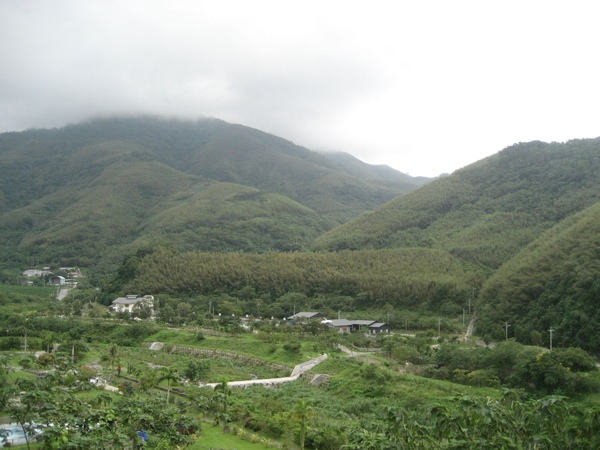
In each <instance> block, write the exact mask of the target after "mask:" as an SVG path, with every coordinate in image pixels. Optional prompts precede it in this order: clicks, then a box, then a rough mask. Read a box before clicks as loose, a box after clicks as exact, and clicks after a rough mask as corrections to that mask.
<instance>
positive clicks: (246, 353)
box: [0, 118, 600, 450]
mask: <svg viewBox="0 0 600 450" xmlns="http://www.w3.org/2000/svg"><path fill="white" fill-rule="evenodd" d="M599 174H600V139H590V140H577V141H571V142H567V143H564V144H559V143H552V144H544V143H541V142H531V143H522V144H517V145H514V146H512V147H509V148H507V149H505V150H503V151H502V152H500V153H498V154H497V155H494V156H492V157H490V158H487V159H485V160H483V161H480V162H478V163H475V164H473V165H471V166H469V167H466V168H464V169H461V170H459V171H457V172H455V173H454V174H452V175H450V176H447V177H444V178H441V179H438V180H436V181H434V182H432V183H430V184H427V185H425V186H423V187H421V188H419V189H417V190H413V188H416V186H417V185H420V184H423V183H424V182H425V181H427V180H414V179H411V178H410V177H407V176H405V175H404V174H400V173H398V172H395V171H393V170H391V169H389V168H385V167H377V166H369V165H365V164H362V163H360V162H359V161H357V160H355V159H353V158H352V157H349V156H348V155H328V156H323V155H318V154H316V153H313V152H310V151H308V150H306V149H304V148H301V147H298V146H295V145H293V144H292V143H290V142H288V141H285V140H283V139H279V138H276V137H273V136H270V135H267V134H264V133H261V132H259V131H257V130H251V129H249V128H245V127H241V126H234V125H229V124H226V123H224V122H220V121H216V120H204V121H199V122H197V123H186V122H178V121H164V120H158V119H151V118H137V119H107V120H98V121H92V122H89V123H86V124H80V125H74V126H70V127H65V128H63V129H59V130H30V131H27V132H24V133H6V134H3V135H0V238H1V239H0V255H2V256H1V258H0V307H1V308H0V330H1V332H0V351H2V352H3V354H2V358H0V367H1V370H0V409H1V410H2V414H3V416H4V418H5V419H6V420H12V421H16V422H18V423H19V424H21V425H22V426H23V428H24V429H26V428H27V424H28V423H31V422H36V423H41V424H47V423H50V422H51V423H53V424H61V425H60V426H54V427H50V428H48V429H46V430H45V431H44V433H43V435H42V439H43V442H42V443H39V444H38V445H42V446H43V448H66V443H68V444H69V446H70V447H71V448H94V446H95V445H96V446H97V447H98V448H108V447H110V446H113V447H120V448H123V447H127V446H130V447H132V448H135V447H137V446H138V444H139V442H138V440H139V438H138V435H137V431H139V430H148V431H151V433H150V434H151V435H152V436H154V437H155V439H154V440H153V441H149V442H148V444H147V445H146V447H148V448H174V447H175V446H177V445H179V446H187V447H189V446H191V445H193V446H195V447H191V448H210V447H217V448H219V447H220V448H223V447H222V446H221V444H220V442H223V444H222V445H223V446H231V447H234V446H235V447H236V448H256V447H255V446H256V445H260V446H262V447H265V448H267V447H273V448H295V446H296V445H297V446H299V447H300V448H304V447H306V448H313V449H317V448H318V449H332V450H333V449H335V450H337V449H340V448H342V447H343V448H346V449H377V450H379V449H396V448H411V449H421V448H422V449H457V448H461V449H463V448H464V449H470V448H473V449H480V448H506V449H526V448H539V449H551V448H581V449H583V448H597V447H598V446H599V445H600V442H599V440H598V436H600V433H598V431H599V430H600V423H599V421H598V418H599V417H600V414H599V411H600V410H599V409H598V405H600V375H599V374H598V371H597V369H596V362H595V360H594V359H593V358H592V357H590V356H589V354H588V353H586V351H588V352H590V353H591V354H596V355H597V354H599V352H600V315H599V314H600V313H599V312H598V308H597V300H598V297H599V295H600V279H599V278H598V277H599V276H598V273H599V272H600V266H599V264H600V263H599V262H598V261H600V258H599V255H600V240H599V239H598V236H600V228H599V227H600V225H598V224H600V201H599V200H600V182H599V181H600V180H599ZM410 190H412V192H409V193H407V192H408V191H410ZM398 194H402V195H398ZM390 199H391V200H390ZM387 200H390V201H388V202H387V203H385V204H383V203H384V202H386V201H387ZM380 205H381V206H380ZM377 207H378V208H377ZM375 208H377V209H375ZM373 209H375V210H373ZM361 214H362V215H361ZM351 219H353V220H351ZM344 222H346V223H344ZM343 223H344V224H343ZM340 224H343V225H340ZM338 225H339V226H338ZM309 249H312V251H308V250H309ZM38 261H43V263H41V264H43V265H48V266H50V267H51V269H52V270H54V271H56V269H57V268H59V267H61V266H82V267H83V268H85V269H86V270H85V271H86V275H88V276H87V278H81V279H80V281H79V284H78V287H77V289H73V290H71V291H70V292H69V295H68V296H67V297H66V298H65V299H63V300H62V301H56V300H55V297H56V290H55V288H45V287H43V285H45V284H46V283H47V282H48V281H49V279H48V277H43V278H42V277H34V278H25V277H23V276H21V274H22V271H23V270H24V269H26V268H29V267H33V266H36V267H37V266H39V265H40V263H39V262H38ZM27 282H28V283H29V284H33V285H32V286H19V285H18V284H19V283H23V284H27ZM132 293H137V294H142V295H144V294H151V295H153V296H154V298H155V302H154V305H153V306H154V313H153V317H152V318H153V320H151V321H150V320H147V321H146V320H141V321H140V320H139V319H149V318H150V317H151V314H152V313H151V311H150V309H149V308H148V309H147V310H145V311H138V312H137V318H136V319H135V320H134V318H132V317H131V316H130V315H129V314H127V313H114V314H111V313H109V312H108V311H107V310H106V308H105V306H106V305H108V304H110V302H111V301H112V300H113V299H114V297H115V296H117V295H124V294H132ZM296 311H319V312H321V313H323V314H324V315H325V316H326V317H329V318H335V317H344V318H356V319H371V320H376V321H379V322H386V323H387V324H388V325H390V326H391V327H392V329H393V330H394V333H393V334H389V335H388V334H381V335H377V336H374V335H370V336H369V335H366V334H364V333H354V334H351V335H342V334H339V333H337V332H335V331H334V330H332V329H331V328H329V327H328V326H327V325H324V324H321V323H320V322H319V321H315V322H307V323H296V324H291V323H287V321H286V319H285V318H289V317H290V316H291V315H292V314H294V313H295V312H296ZM241 318H243V320H241ZM470 321H473V323H474V325H475V327H476V328H475V333H476V334H478V335H479V337H480V338H482V340H479V341H476V340H475V339H468V338H465V333H466V332H467V326H468V325H469V322H470ZM400 332H403V333H405V334H402V335H401V334H400ZM154 341H160V342H162V343H164V348H163V350H161V351H151V350H149V349H148V348H147V346H148V345H149V343H150V342H154ZM490 343H491V344H492V345H487V344H490ZM340 345H341V346H340ZM347 348H349V349H350V350H347ZM36 351H37V352H43V353H41V354H40V355H39V356H38V357H35V356H34V355H33V352H36ZM346 351H348V352H349V354H347V353H345V352H346ZM324 353H325V354H328V355H329V358H328V359H327V360H326V361H324V362H323V363H321V364H320V365H319V366H318V370H319V372H320V373H321V376H320V377H319V378H318V379H317V381H318V382H315V384H314V385H313V384H311V379H310V378H311V377H309V376H306V377H303V378H301V379H299V380H297V381H295V382H293V383H289V384H285V385H281V386H279V387H277V388H272V387H271V386H269V387H268V388H267V387H264V386H252V387H248V388H247V389H236V388H232V387H231V386H230V383H231V382H232V381H236V380H240V379H246V380H247V379H251V378H256V377H260V378H273V377H279V376H286V375H289V373H290V371H291V370H292V368H293V367H294V366H295V365H297V364H300V363H302V362H305V361H307V360H308V359H309V358H313V357H315V356H318V355H322V354H324ZM38 371H39V373H41V374H42V377H41V378H39V379H38V377H37V376H36V374H37V373H38ZM92 376H101V377H105V378H107V379H108V380H109V381H110V382H112V383H113V384H115V385H117V386H118V387H119V389H120V391H121V393H122V395H119V396H116V395H112V394H107V393H105V392H102V391H100V390H97V389H96V388H95V387H94V386H92V385H90V383H89V382H88V380H89V379H90V378H91V377H92ZM207 382H218V388H217V389H215V390H212V389H209V388H207V387H199V386H203V385H204V383H207ZM150 417H152V418H156V420H154V419H153V420H150V419H149V418H150ZM202 417H203V418H204V420H205V421H208V422H211V423H214V424H215V427H213V428H210V430H211V433H213V432H214V430H215V429H218V430H220V431H219V433H225V434H223V435H220V437H218V438H217V437H214V435H213V437H208V434H207V436H206V440H205V442H203V441H202V434H201V433H200V418H202ZM96 424H97V425H96ZM217 425H218V427H216V426H217ZM25 431H27V430H25ZM190 433H194V434H190ZM195 433H198V436H199V437H198V438H197V439H196V434H195ZM30 436H31V437H33V434H30ZM211 439H213V440H211ZM219 439H220V440H219ZM194 441H195V442H194ZM211 443H213V444H211ZM250 443H252V445H254V447H253V446H252V445H251V444H250ZM205 444H207V445H209V447H204V445H205ZM199 445H200V446H199Z"/></svg>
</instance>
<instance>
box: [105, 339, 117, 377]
mask: <svg viewBox="0 0 600 450" xmlns="http://www.w3.org/2000/svg"><path fill="white" fill-rule="evenodd" d="M120 358H121V351H120V349H119V346H118V345H117V344H115V343H112V344H110V346H109V347H108V352H107V353H106V354H105V355H104V356H103V357H102V360H103V361H108V363H110V368H111V370H112V372H113V375H114V373H115V364H118V363H119V360H120Z"/></svg>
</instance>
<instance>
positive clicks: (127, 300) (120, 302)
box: [110, 295, 154, 314]
mask: <svg viewBox="0 0 600 450" xmlns="http://www.w3.org/2000/svg"><path fill="white" fill-rule="evenodd" d="M140 302H141V303H142V304H143V305H147V306H149V307H150V309H151V310H152V311H154V297H153V296H152V295H144V296H143V297H140V296H138V295H126V296H125V297H119V298H116V299H114V300H113V301H112V303H111V305H110V309H112V310H113V311H116V312H126V313H129V314H131V313H132V312H133V308H134V306H135V305H137V304H138V303H140Z"/></svg>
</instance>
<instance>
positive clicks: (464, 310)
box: [463, 308, 467, 328]
mask: <svg viewBox="0 0 600 450" xmlns="http://www.w3.org/2000/svg"><path fill="white" fill-rule="evenodd" d="M466 312H467V310H466V309H465V308H463V328H464V327H465V313H466Z"/></svg>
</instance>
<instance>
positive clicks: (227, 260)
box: [107, 247, 472, 307]
mask: <svg viewBox="0 0 600 450" xmlns="http://www.w3.org/2000/svg"><path fill="white" fill-rule="evenodd" d="M126 267H128V269H127V270H125V269H123V270H121V271H120V272H119V274H120V275H119V276H118V278H117V279H115V280H114V281H113V285H112V287H113V288H120V289H121V292H122V293H125V292H138V293H152V294H157V293H166V294H170V295H183V296H186V295H187V296H189V295H209V294H215V293H225V294H232V295H236V294H237V293H239V292H240V291H244V292H252V293H253V294H252V295H255V296H258V297H261V296H267V297H269V298H277V297H281V296H282V295H284V294H288V293H300V294H303V295H305V296H307V297H314V296H318V295H320V296H327V295H330V296H340V295H341V296H350V297H353V298H355V299H357V301H361V302H362V303H363V305H362V306H363V307H368V306H372V305H385V304H390V305H395V306H401V305H404V306H406V305H422V304H423V303H425V302H427V303H428V304H429V305H430V306H432V307H435V306H436V305H439V304H440V303H441V302H443V301H450V300H457V301H460V302H461V304H466V299H467V296H469V295H472V287H471V285H470V284H469V282H470V279H469V276H468V274H467V273H466V272H465V270H464V269H463V267H462V266H461V264H460V263H459V262H458V261H457V260H456V259H455V258H453V257H451V256H450V255H449V254H448V253H446V252H440V251H436V250H428V249H405V250H383V251H360V252H351V251H344V252H339V253H266V254H260V255H258V254H217V253H199V252H190V253H183V254H177V253H175V252H173V251H170V250H168V249H165V248H163V247H158V248H156V249H155V250H154V251H153V252H151V253H148V254H145V255H143V257H141V258H139V260H138V259H135V258H134V259H131V258H129V259H128V260H127V261H126ZM132 271H134V272H135V274H134V278H132ZM129 279H131V281H128V280H129ZM110 288H111V287H110V286H108V287H107V289H108V290H110ZM244 295H246V294H244Z"/></svg>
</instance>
